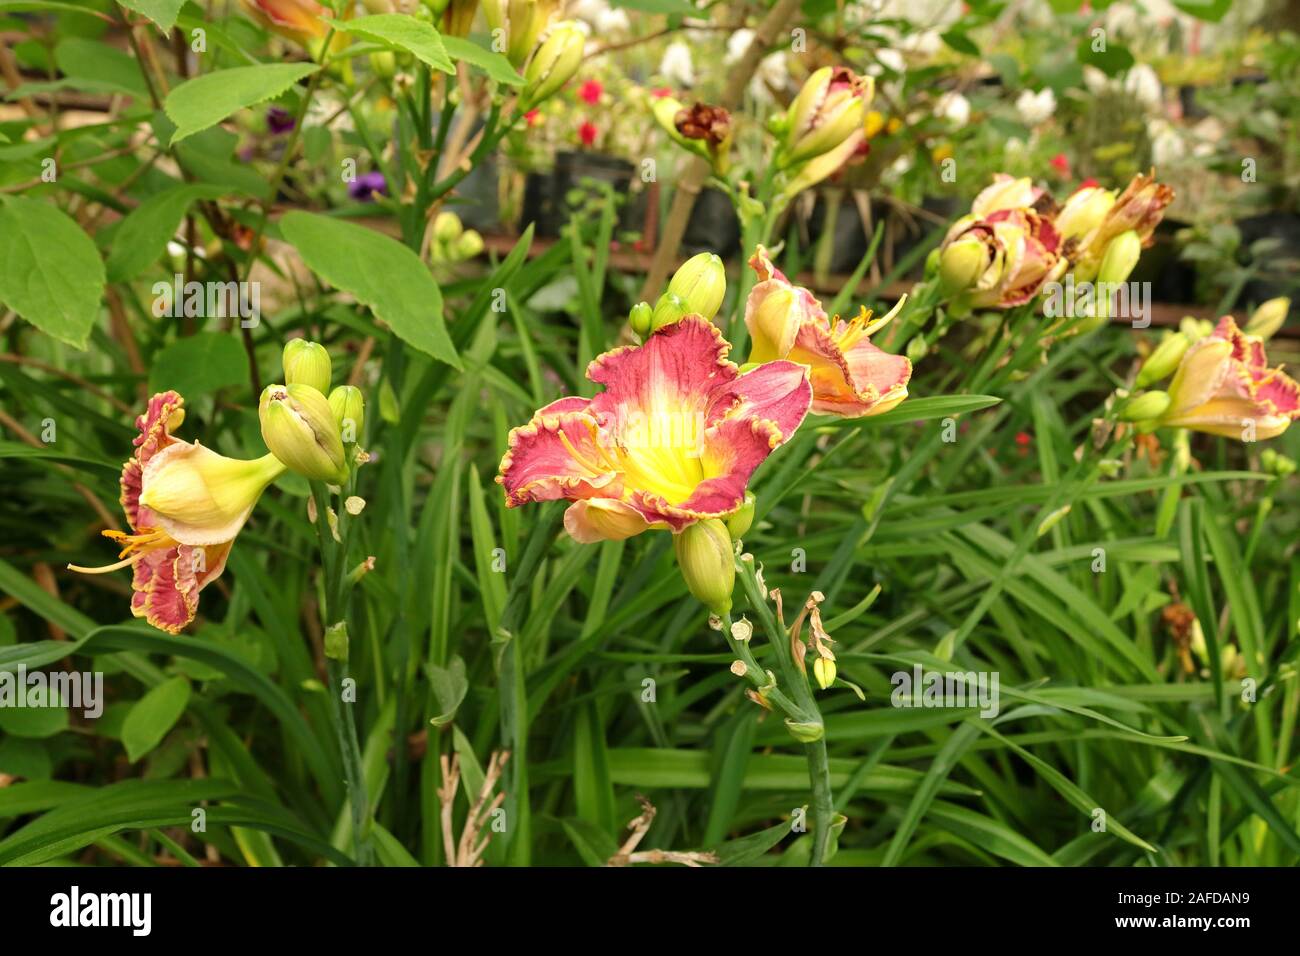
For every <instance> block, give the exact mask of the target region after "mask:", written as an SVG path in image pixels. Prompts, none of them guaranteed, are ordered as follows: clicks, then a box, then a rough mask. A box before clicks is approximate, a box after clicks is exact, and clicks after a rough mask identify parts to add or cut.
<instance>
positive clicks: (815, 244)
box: [808, 192, 869, 275]
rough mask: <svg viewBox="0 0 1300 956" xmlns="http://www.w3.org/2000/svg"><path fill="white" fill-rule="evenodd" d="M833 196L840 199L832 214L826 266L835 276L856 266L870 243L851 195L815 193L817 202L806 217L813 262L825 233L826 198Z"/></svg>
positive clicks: (810, 253)
mask: <svg viewBox="0 0 1300 956" xmlns="http://www.w3.org/2000/svg"><path fill="white" fill-rule="evenodd" d="M835 196H839V198H840V208H839V210H838V211H837V212H836V214H835V216H834V217H833V218H834V225H833V226H832V227H831V228H832V230H833V234H832V237H831V254H830V260H829V261H828V262H827V263H826V268H827V270H828V271H829V272H831V273H832V274H834V275H843V274H845V273H850V272H852V271H853V270H854V269H856V268H857V267H858V263H859V262H861V261H862V257H863V256H865V255H866V254H867V245H868V243H869V237H868V236H867V233H866V230H865V229H863V226H862V215H861V214H860V213H859V212H858V204H857V203H855V202H854V201H853V197H852V196H847V195H844V194H843V193H841V192H832V193H819V194H818V195H817V202H816V204H815V205H814V206H813V210H812V214H811V215H810V216H809V217H808V246H809V249H808V254H809V256H810V257H812V258H813V259H814V261H815V259H816V256H817V251H818V249H819V248H820V245H821V242H822V241H823V236H824V234H825V232H826V220H827V218H828V215H829V213H830V208H831V207H830V202H829V201H828V200H831V199H833V198H834V197H835Z"/></svg>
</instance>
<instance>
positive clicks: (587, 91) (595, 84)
mask: <svg viewBox="0 0 1300 956" xmlns="http://www.w3.org/2000/svg"><path fill="white" fill-rule="evenodd" d="M604 92H605V87H603V86H601V84H600V81H599V80H587V82H585V83H583V84H582V86H580V87H578V98H579V99H580V100H582V101H583V102H585V103H590V104H591V105H592V106H595V105H596V104H597V103H599V102H600V97H601V94H602V93H604Z"/></svg>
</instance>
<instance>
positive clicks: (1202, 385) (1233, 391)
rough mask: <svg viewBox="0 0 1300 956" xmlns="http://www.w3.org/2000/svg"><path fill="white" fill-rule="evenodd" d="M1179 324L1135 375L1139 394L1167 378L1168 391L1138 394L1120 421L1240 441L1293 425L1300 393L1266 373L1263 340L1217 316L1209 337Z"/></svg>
mask: <svg viewBox="0 0 1300 956" xmlns="http://www.w3.org/2000/svg"><path fill="white" fill-rule="evenodd" d="M1199 333H1200V330H1199V329H1196V328H1195V327H1194V326H1191V325H1188V324H1186V323H1185V325H1184V328H1183V329H1180V330H1179V331H1178V332H1175V333H1172V334H1170V335H1169V336H1168V337H1166V338H1165V339H1164V340H1163V341H1162V342H1161V343H1160V344H1159V345H1158V346H1157V347H1156V349H1155V350H1154V351H1153V352H1152V353H1151V355H1150V356H1149V357H1148V358H1147V360H1146V362H1145V363H1144V364H1143V366H1142V368H1141V370H1140V371H1139V373H1138V377H1137V380H1136V384H1137V386H1138V388H1146V387H1147V386H1150V385H1152V384H1155V383H1156V382H1159V381H1161V380H1163V379H1165V378H1167V377H1168V376H1169V375H1173V381H1172V382H1171V383H1170V384H1169V388H1168V390H1167V391H1159V390H1153V391H1143V392H1139V393H1137V394H1135V395H1133V396H1132V397H1131V398H1129V399H1128V400H1127V401H1126V402H1125V404H1124V405H1123V407H1122V408H1121V409H1120V418H1122V419H1124V420H1125V421H1130V422H1135V423H1137V426H1138V428H1139V429H1141V430H1144V431H1151V430H1154V429H1156V428H1159V427H1161V426H1172V427H1175V428H1187V429H1190V430H1192V431H1199V432H1205V433H1207V434H1210V435H1222V436H1224V437H1226V438H1236V439H1237V440H1239V441H1258V440H1263V439H1267V438H1275V437H1277V436H1278V435H1281V434H1282V433H1283V432H1285V431H1286V430H1287V428H1288V427H1289V426H1290V424H1291V422H1293V421H1295V419H1296V418H1300V385H1298V384H1297V383H1296V382H1295V380H1294V379H1292V378H1291V377H1290V376H1289V375H1287V374H1286V373H1285V372H1283V371H1282V369H1281V368H1269V366H1268V358H1267V356H1266V355H1265V354H1264V340H1263V339H1262V338H1261V337H1260V336H1258V335H1251V334H1248V333H1246V332H1243V331H1241V330H1240V329H1238V328H1237V323H1236V322H1235V321H1234V320H1233V318H1232V317H1231V316H1224V317H1223V318H1222V319H1220V320H1219V324H1218V325H1217V326H1216V327H1215V328H1214V330H1213V331H1212V332H1210V333H1209V334H1208V335H1200V334H1199Z"/></svg>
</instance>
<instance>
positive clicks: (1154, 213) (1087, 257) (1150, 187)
mask: <svg viewBox="0 0 1300 956" xmlns="http://www.w3.org/2000/svg"><path fill="white" fill-rule="evenodd" d="M1173 201H1174V191H1173V189H1172V188H1171V187H1169V186H1165V185H1162V184H1161V183H1158V182H1156V181H1155V177H1154V176H1152V175H1143V174H1141V173H1139V174H1138V175H1137V176H1134V177H1133V181H1132V182H1130V183H1129V184H1128V186H1127V187H1126V188H1125V189H1124V191H1123V192H1122V193H1120V194H1119V198H1117V199H1116V200H1115V201H1114V202H1113V203H1112V204H1111V205H1110V207H1109V208H1108V209H1107V210H1106V213H1105V215H1104V216H1102V217H1101V220H1100V221H1099V222H1098V223H1097V224H1096V225H1095V226H1093V227H1092V228H1091V229H1090V230H1088V232H1087V233H1086V234H1085V235H1083V236H1082V237H1081V238H1080V239H1079V243H1078V246H1077V248H1074V249H1071V250H1069V255H1070V259H1071V261H1072V262H1073V263H1074V265H1073V268H1072V269H1071V271H1072V272H1073V273H1074V278H1075V281H1077V282H1083V281H1091V280H1092V279H1093V278H1095V277H1096V275H1097V270H1098V269H1100V268H1101V260H1102V257H1103V256H1105V254H1106V248H1107V247H1108V246H1109V245H1110V243H1111V241H1112V240H1113V239H1115V238H1116V237H1117V236H1120V235H1122V234H1123V233H1126V232H1129V231H1133V232H1136V233H1137V235H1138V238H1139V239H1141V241H1142V248H1144V249H1147V248H1150V246H1151V244H1152V243H1153V242H1154V241H1155V240H1154V239H1153V238H1152V235H1153V233H1154V232H1155V228H1156V226H1157V225H1158V224H1159V223H1160V220H1161V219H1163V218H1164V215H1165V207H1166V206H1168V205H1169V204H1170V203H1171V202H1173Z"/></svg>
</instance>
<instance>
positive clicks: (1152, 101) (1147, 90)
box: [1124, 63, 1162, 109]
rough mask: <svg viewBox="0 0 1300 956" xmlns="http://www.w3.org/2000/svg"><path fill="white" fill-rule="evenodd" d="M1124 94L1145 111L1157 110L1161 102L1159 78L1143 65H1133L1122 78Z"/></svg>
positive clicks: (1154, 72) (1153, 71)
mask: <svg viewBox="0 0 1300 956" xmlns="http://www.w3.org/2000/svg"><path fill="white" fill-rule="evenodd" d="M1124 92H1125V93H1127V94H1129V95H1130V96H1132V97H1133V98H1134V99H1135V100H1137V101H1138V102H1139V103H1141V104H1142V105H1143V106H1145V107H1146V108H1147V109H1158V108H1159V107H1160V103H1161V101H1162V95H1161V88H1160V77H1158V76H1156V71H1155V70H1153V69H1151V67H1149V66H1147V65H1146V64H1145V63H1137V64H1134V66H1133V68H1132V69H1130V70H1129V71H1128V75H1127V76H1126V77H1124Z"/></svg>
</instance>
